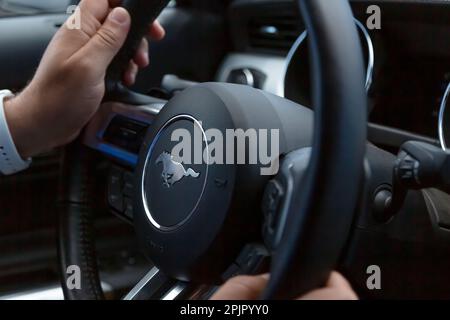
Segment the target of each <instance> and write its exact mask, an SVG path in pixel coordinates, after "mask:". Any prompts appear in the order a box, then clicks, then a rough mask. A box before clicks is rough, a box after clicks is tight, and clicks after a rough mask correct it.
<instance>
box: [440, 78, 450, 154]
mask: <svg viewBox="0 0 450 320" xmlns="http://www.w3.org/2000/svg"><path fill="white" fill-rule="evenodd" d="M449 95H450V83H449V84H448V85H447V89H446V90H445V94H444V97H443V98H442V101H441V106H440V110H439V121H438V129H439V141H440V142H441V147H442V149H443V150H447V144H446V142H445V135H444V129H445V128H444V115H445V110H446V108H447V102H448V98H449Z"/></svg>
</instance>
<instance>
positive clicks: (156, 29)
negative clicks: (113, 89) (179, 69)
mask: <svg viewBox="0 0 450 320" xmlns="http://www.w3.org/2000/svg"><path fill="white" fill-rule="evenodd" d="M118 3H119V1H118V0H109V1H108V0H82V1H81V2H80V5H79V6H80V16H81V30H71V29H69V28H68V27H67V26H66V25H64V26H63V27H62V28H61V29H60V30H59V31H58V32H57V34H56V35H55V37H54V38H53V40H52V41H51V43H50V45H49V46H48V48H47V50H46V52H45V54H44V57H43V58H42V61H41V63H40V65H39V68H38V70H37V72H36V75H35V76H34V78H33V80H32V81H31V83H30V84H29V85H28V87H27V88H25V90H24V91H23V92H22V93H21V94H19V95H18V96H17V97H15V98H13V99H10V100H7V101H6V102H5V114H6V118H7V121H8V125H9V127H10V131H11V134H12V136H13V139H14V142H15V144H16V147H17V149H18V151H19V153H20V155H21V156H22V158H27V157H30V156H34V155H37V154H39V153H41V152H44V151H47V150H50V149H52V148H54V147H57V146H61V145H64V144H66V143H69V142H70V141H72V140H73V139H75V138H76V137H77V136H78V134H79V133H80V131H81V129H82V128H83V127H84V126H85V125H86V124H87V123H88V121H89V120H90V119H91V118H92V116H93V115H94V114H95V113H96V111H97V110H98V108H99V106H100V103H101V101H102V99H103V96H104V93H105V75H106V70H107V68H108V66H109V64H110V63H111V61H112V60H113V58H114V56H115V55H116V54H117V53H118V51H119V50H120V48H121V47H122V45H123V43H124V42H125V39H126V37H127V34H128V32H129V29H130V25H131V19H130V15H129V14H128V13H127V11H126V10H125V9H123V8H115V7H116V6H117V4H118ZM149 34H150V36H151V37H152V38H153V39H155V40H159V39H162V38H163V37H164V29H163V28H162V27H161V25H159V24H158V23H154V24H153V25H152V26H149ZM148 64H149V57H148V43H147V40H145V39H144V40H143V41H142V44H141V46H140V49H139V50H138V52H137V53H136V56H135V57H134V59H133V61H130V66H129V69H128V71H127V72H126V73H125V74H124V79H123V82H124V83H125V84H126V85H132V84H133V83H134V81H135V79H136V75H137V72H138V69H139V68H142V67H146V66H147V65H148Z"/></svg>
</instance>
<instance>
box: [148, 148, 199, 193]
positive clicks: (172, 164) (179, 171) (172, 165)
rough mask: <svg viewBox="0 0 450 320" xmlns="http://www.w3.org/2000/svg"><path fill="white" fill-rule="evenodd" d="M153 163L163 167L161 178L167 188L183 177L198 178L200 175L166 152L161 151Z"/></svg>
mask: <svg viewBox="0 0 450 320" xmlns="http://www.w3.org/2000/svg"><path fill="white" fill-rule="evenodd" d="M155 163H156V164H160V163H162V164H163V167H164V168H163V172H162V174H161V177H162V178H163V182H164V186H166V187H167V188H170V187H171V186H173V185H174V184H175V183H177V182H178V181H180V180H181V179H183V178H184V177H192V178H198V177H199V176H200V173H197V172H195V171H194V170H192V169H191V168H189V169H187V170H186V169H185V168H184V166H183V165H182V164H181V163H179V162H176V161H175V160H173V157H172V155H171V154H170V153H168V152H163V153H162V154H161V155H160V156H159V157H158V159H156V162H155Z"/></svg>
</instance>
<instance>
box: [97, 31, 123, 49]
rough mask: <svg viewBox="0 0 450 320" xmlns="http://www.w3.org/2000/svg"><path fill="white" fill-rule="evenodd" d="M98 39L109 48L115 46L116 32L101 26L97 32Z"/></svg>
mask: <svg viewBox="0 0 450 320" xmlns="http://www.w3.org/2000/svg"><path fill="white" fill-rule="evenodd" d="M97 35H98V38H99V40H100V41H101V42H102V43H103V44H104V45H105V46H106V47H109V48H115V47H116V43H117V39H118V37H117V35H116V33H115V32H114V31H113V30H111V29H109V28H103V29H101V30H99V32H98V33H97Z"/></svg>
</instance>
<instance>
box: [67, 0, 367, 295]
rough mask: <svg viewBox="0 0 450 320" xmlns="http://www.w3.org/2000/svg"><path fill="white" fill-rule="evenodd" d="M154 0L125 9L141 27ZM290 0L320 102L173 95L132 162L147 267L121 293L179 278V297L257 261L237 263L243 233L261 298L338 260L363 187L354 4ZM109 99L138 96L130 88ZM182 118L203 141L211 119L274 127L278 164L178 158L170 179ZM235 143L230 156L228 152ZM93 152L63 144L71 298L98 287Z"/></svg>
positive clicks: (362, 97) (229, 91)
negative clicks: (262, 276)
mask: <svg viewBox="0 0 450 320" xmlns="http://www.w3.org/2000/svg"><path fill="white" fill-rule="evenodd" d="M151 2H152V1H127V5H130V6H133V5H134V6H137V7H138V8H141V9H142V10H134V11H131V12H132V17H133V19H134V21H141V22H142V21H145V24H147V22H148V21H147V20H146V19H141V18H137V15H138V13H139V12H146V10H145V6H147V5H151ZM159 3H160V1H159ZM298 3H299V7H300V11H301V14H302V16H303V19H304V22H305V24H306V27H307V30H308V34H309V41H310V46H309V48H310V55H311V60H310V61H311V63H312V65H311V70H312V75H313V79H312V80H313V81H312V83H313V92H312V93H313V94H312V96H313V105H314V113H313V112H312V111H311V110H310V109H307V108H305V107H303V106H300V105H298V104H295V103H293V102H291V101H288V100H285V99H282V98H280V97H277V96H274V95H271V94H269V93H266V92H263V91H259V90H255V89H253V88H250V87H246V86H238V85H231V84H224V83H206V84H200V85H197V86H194V87H192V88H189V89H186V90H185V91H183V92H182V93H180V94H178V95H176V96H175V97H174V98H173V99H171V100H170V101H169V102H167V104H165V106H164V107H163V108H162V110H161V111H160V112H159V114H158V115H157V117H156V119H155V120H154V122H153V123H152V125H151V127H150V128H149V129H148V132H147V134H146V137H145V140H144V143H143V145H142V146H141V149H140V153H139V160H138V164H137V166H136V168H135V172H134V176H135V181H134V182H135V195H134V226H135V230H136V232H137V235H138V239H139V241H140V244H141V246H142V249H143V250H144V252H145V254H146V255H147V256H148V257H149V258H150V259H151V261H152V262H153V263H154V265H155V268H154V269H152V270H151V271H150V272H149V273H148V274H147V275H146V277H145V278H144V279H142V281H141V282H140V283H139V284H138V285H137V286H136V287H135V288H134V289H133V290H132V292H130V294H129V295H127V298H130V299H133V298H134V299H137V298H162V297H165V298H167V297H168V295H167V294H162V293H161V292H162V291H164V292H166V293H167V290H168V288H175V287H174V286H175V285H176V290H175V291H171V295H169V298H170V297H175V296H178V295H176V294H175V293H176V292H180V291H182V290H183V288H186V287H187V286H189V285H190V284H194V285H196V286H197V285H199V284H205V285H207V287H208V288H210V286H214V285H218V284H220V283H221V282H223V281H224V280H226V279H227V278H229V277H230V276H231V275H234V274H236V273H240V272H244V273H245V272H252V271H255V272H257V271H261V270H262V269H258V268H256V267H255V266H253V267H252V268H251V269H252V270H250V269H248V268H247V269H246V268H244V266H245V265H248V261H249V260H248V258H249V256H252V254H249V253H248V252H247V253H246V254H243V251H245V250H243V249H244V248H248V247H249V244H256V245H255V246H253V248H255V247H257V248H259V249H258V250H259V251H258V252H260V253H261V252H263V253H264V254H262V256H267V257H269V260H270V274H271V277H270V282H269V285H268V287H267V289H266V290H265V292H264V295H263V297H262V298H264V299H274V298H276V299H279V298H293V297H296V296H298V295H300V294H302V293H305V292H307V291H309V290H311V289H314V288H317V287H319V286H321V285H323V284H324V283H325V281H326V279H327V277H328V276H329V274H330V272H331V271H332V270H333V269H334V268H335V267H336V266H337V262H338V260H339V257H340V255H341V254H342V251H343V250H344V247H345V244H346V241H347V240H348V236H349V232H350V230H351V226H352V222H353V219H354V215H355V212H356V210H357V207H358V206H357V204H358V200H359V199H360V198H361V197H362V196H363V195H362V194H361V193H362V192H361V191H360V190H361V189H363V188H362V185H363V183H364V174H363V173H364V170H363V164H364V155H365V146H366V127H367V101H366V91H365V88H364V66H363V56H362V50H361V46H360V42H359V38H358V34H357V30H356V28H355V24H354V22H353V16H352V12H351V9H350V6H349V3H348V1H346V0H332V1H330V0H299V1H298ZM139 30H140V28H136V29H132V32H131V35H130V38H134V39H136V38H137V39H140V36H141V35H142V33H139ZM136 34H138V36H136ZM130 48H132V46H130V45H129V44H128V45H127V47H126V48H125V49H124V50H125V51H128V52H129V51H130ZM125 61H128V60H125ZM113 87H114V86H113ZM116 93H117V92H116ZM110 96H112V97H114V99H116V100H117V101H122V100H124V101H126V102H127V103H130V100H133V99H132V98H130V93H129V92H128V93H126V94H124V95H121V94H112V95H110ZM131 97H132V94H131ZM138 100H139V99H138ZM143 100H145V98H144V99H143ZM138 104H139V102H138ZM177 129H183V130H187V131H188V132H190V133H192V135H193V136H194V135H195V134H196V132H197V134H198V133H199V134H200V141H201V143H200V144H201V147H202V148H208V145H209V143H210V140H209V137H207V133H206V132H207V131H208V129H215V130H218V131H219V132H222V133H225V132H226V130H230V129H242V130H243V131H246V130H248V129H257V130H278V131H277V132H278V133H279V135H278V137H279V154H277V157H275V158H273V159H272V160H274V162H273V164H274V165H275V166H276V165H277V164H279V170H278V171H277V172H273V174H272V175H261V172H262V171H261V170H262V169H265V168H264V166H263V165H261V164H237V165H234V164H219V163H209V162H205V161H201V162H199V163H197V162H195V163H193V164H190V165H186V164H185V165H184V166H183V164H181V168H183V169H184V171H181V173H182V175H181V176H178V177H177V176H176V175H177V174H179V173H180V171H179V170H183V169H180V167H178V169H172V170H171V169H170V168H169V169H163V167H162V165H167V166H168V167H170V166H174V165H176V166H179V165H180V163H178V162H176V161H174V160H173V157H172V155H171V154H170V150H172V149H173V147H174V144H176V143H175V142H173V141H172V139H171V135H172V134H173V132H174V131H175V130H177ZM224 136H225V134H224ZM271 143H274V142H273V141H272V142H271ZM237 149H238V148H237ZM237 149H236V150H237ZM244 149H245V148H244ZM234 151H235V150H234V149H233V150H228V151H227V152H228V153H227V154H226V155H225V157H227V156H229V157H230V159H232V160H236V154H235V153H236V152H234ZM241 151H242V150H241ZM247 151H248V150H247ZM278 155H279V157H278ZM96 156H98V155H92V152H90V151H88V150H87V149H86V148H84V147H82V146H81V143H78V144H75V145H72V146H70V147H68V148H67V150H66V154H65V165H64V168H65V171H64V173H63V175H62V182H61V201H60V208H61V213H60V214H61V223H60V240H59V251H60V262H61V264H60V265H61V273H62V278H63V290H64V293H65V297H66V298H67V299H101V298H103V293H102V289H101V286H100V281H99V275H98V269H97V264H96V258H95V250H94V245H93V239H92V234H91V223H92V215H93V213H92V207H91V205H92V194H91V191H90V186H91V182H92V179H93V178H95V173H93V172H90V171H89V167H90V166H89V163H90V162H92V161H95V157H96ZM164 158H167V160H164ZM227 159H228V158H227ZM231 162H232V163H236V162H233V161H231ZM231 162H230V163H231ZM227 163H228V162H227ZM177 170H178V171H177ZM161 171H162V172H163V175H161ZM251 252H253V253H254V252H255V251H254V250H253V251H251ZM243 257H244V258H243ZM70 265H78V266H79V267H80V268H81V271H82V273H81V276H82V278H81V282H82V286H81V289H78V290H70V289H69V288H67V286H66V281H67V276H68V275H67V273H66V270H67V267H68V266H70ZM260 265H261V264H258V266H260ZM236 270H239V271H236ZM177 290H178V291H177ZM173 292H175V293H173ZM144 293H145V294H144Z"/></svg>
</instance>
